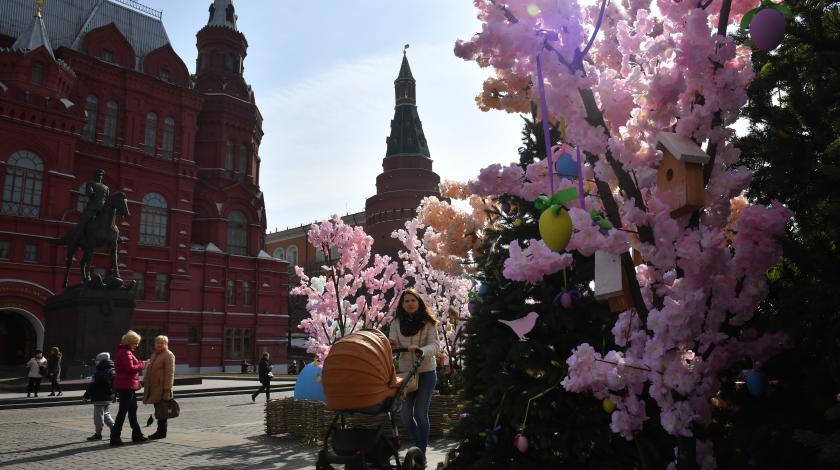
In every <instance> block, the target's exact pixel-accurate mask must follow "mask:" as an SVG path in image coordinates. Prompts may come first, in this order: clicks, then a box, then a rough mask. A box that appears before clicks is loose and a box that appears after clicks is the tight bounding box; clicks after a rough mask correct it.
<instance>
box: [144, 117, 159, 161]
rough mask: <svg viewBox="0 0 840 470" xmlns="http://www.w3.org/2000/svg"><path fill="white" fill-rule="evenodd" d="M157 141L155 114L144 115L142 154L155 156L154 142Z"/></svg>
mask: <svg viewBox="0 0 840 470" xmlns="http://www.w3.org/2000/svg"><path fill="white" fill-rule="evenodd" d="M156 139H157V114H155V113H147V114H146V139H145V140H144V141H143V153H145V154H146V155H154V154H155V140H156Z"/></svg>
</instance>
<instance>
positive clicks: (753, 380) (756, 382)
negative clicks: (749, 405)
mask: <svg viewBox="0 0 840 470" xmlns="http://www.w3.org/2000/svg"><path fill="white" fill-rule="evenodd" d="M744 379H745V381H746V382H747V390H748V391H749V392H750V394H751V395H752V396H754V397H760V396H762V395H764V391H765V390H766V389H767V377H765V376H764V372H761V371H760V370H754V371H751V372H749V373H747V375H746V376H745V377H744Z"/></svg>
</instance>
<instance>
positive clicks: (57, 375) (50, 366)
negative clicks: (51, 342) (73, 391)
mask: <svg viewBox="0 0 840 470" xmlns="http://www.w3.org/2000/svg"><path fill="white" fill-rule="evenodd" d="M47 378H48V379H50V396H51V397H54V396H55V392H56V390H58V396H61V395H62V393H61V384H60V382H61V351H60V350H59V349H58V346H53V347H52V348H50V354H49V356H47Z"/></svg>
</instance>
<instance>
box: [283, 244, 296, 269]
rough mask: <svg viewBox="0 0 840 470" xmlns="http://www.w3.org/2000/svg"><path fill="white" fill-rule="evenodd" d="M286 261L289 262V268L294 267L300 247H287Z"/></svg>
mask: <svg viewBox="0 0 840 470" xmlns="http://www.w3.org/2000/svg"><path fill="white" fill-rule="evenodd" d="M286 261H288V262H289V268H291V269H294V268H295V265H296V264H297V262H298V249H297V247H296V246H294V245H292V246H290V247H288V248H286Z"/></svg>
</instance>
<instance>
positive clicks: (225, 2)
mask: <svg viewBox="0 0 840 470" xmlns="http://www.w3.org/2000/svg"><path fill="white" fill-rule="evenodd" d="M207 26H224V27H227V28H230V29H233V30H235V31H238V29H236V9H235V8H234V7H233V0H213V3H212V4H211V5H210V19H208V20H207Z"/></svg>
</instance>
